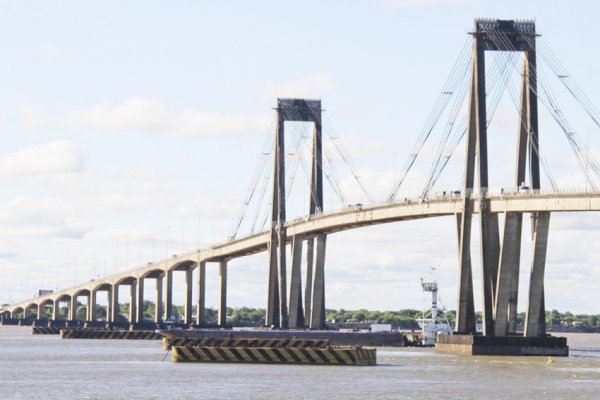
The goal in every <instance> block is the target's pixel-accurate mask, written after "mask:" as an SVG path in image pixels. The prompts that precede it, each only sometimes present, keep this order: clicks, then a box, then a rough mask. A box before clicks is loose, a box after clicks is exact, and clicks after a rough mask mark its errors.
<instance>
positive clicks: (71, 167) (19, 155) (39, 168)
mask: <svg viewBox="0 0 600 400" xmlns="http://www.w3.org/2000/svg"><path fill="white" fill-rule="evenodd" d="M81 153H82V147H81V146H79V145H77V144H75V143H73V142H68V141H54V142H48V143H43V144H37V145H33V146H29V147H25V148H23V149H21V150H18V151H16V152H14V153H11V154H7V155H5V156H3V157H1V158H0V175H5V176H22V175H64V174H73V173H77V172H81V171H82V170H83V164H84V163H83V157H82V154H81Z"/></svg>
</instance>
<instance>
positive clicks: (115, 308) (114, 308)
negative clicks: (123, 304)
mask: <svg viewBox="0 0 600 400" xmlns="http://www.w3.org/2000/svg"><path fill="white" fill-rule="evenodd" d="M110 304H111V306H110V317H109V322H117V321H118V318H117V317H118V315H119V312H120V310H119V285H113V288H112V297H111V299H110Z"/></svg>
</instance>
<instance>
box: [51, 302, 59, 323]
mask: <svg viewBox="0 0 600 400" xmlns="http://www.w3.org/2000/svg"><path fill="white" fill-rule="evenodd" d="M59 300H60V299H56V300H55V301H54V302H53V305H52V320H53V321H57V320H58V315H59V313H58V310H59V309H60V301H59Z"/></svg>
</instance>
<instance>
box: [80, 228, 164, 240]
mask: <svg viewBox="0 0 600 400" xmlns="http://www.w3.org/2000/svg"><path fill="white" fill-rule="evenodd" d="M157 235H158V233H157V232H156V231H155V230H152V229H150V228H148V227H146V226H134V227H128V228H115V229H103V230H93V231H90V232H88V233H86V235H85V239H89V240H91V241H94V242H100V243H110V244H114V243H140V242H142V243H152V241H153V240H154V239H155V238H156V237H157Z"/></svg>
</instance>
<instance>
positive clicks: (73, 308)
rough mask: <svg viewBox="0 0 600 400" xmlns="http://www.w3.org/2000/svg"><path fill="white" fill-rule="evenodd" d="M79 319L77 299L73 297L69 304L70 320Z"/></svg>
mask: <svg viewBox="0 0 600 400" xmlns="http://www.w3.org/2000/svg"><path fill="white" fill-rule="evenodd" d="M76 319H77V297H75V296H71V301H70V302H69V320H71V321H75V320H76Z"/></svg>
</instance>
